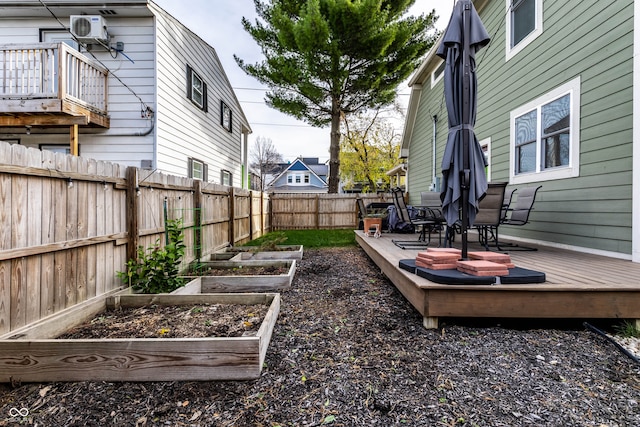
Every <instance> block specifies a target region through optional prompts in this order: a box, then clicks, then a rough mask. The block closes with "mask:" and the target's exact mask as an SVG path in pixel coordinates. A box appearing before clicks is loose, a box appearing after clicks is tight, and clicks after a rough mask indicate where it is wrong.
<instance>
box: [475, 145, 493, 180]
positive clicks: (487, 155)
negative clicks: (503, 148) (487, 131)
mask: <svg viewBox="0 0 640 427" xmlns="http://www.w3.org/2000/svg"><path fill="white" fill-rule="evenodd" d="M478 143H479V144H480V147H481V148H482V154H484V159H485V160H486V161H487V167H486V168H485V173H486V175H487V180H488V181H491V137H489V138H485V139H483V140H480V141H478Z"/></svg>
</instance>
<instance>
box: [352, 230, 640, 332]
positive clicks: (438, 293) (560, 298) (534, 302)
mask: <svg viewBox="0 0 640 427" xmlns="http://www.w3.org/2000/svg"><path fill="white" fill-rule="evenodd" d="M355 233H356V241H357V242H358V244H359V245H360V247H361V248H362V249H363V250H364V251H365V252H366V253H367V255H368V256H369V257H370V258H371V260H372V261H373V262H374V263H375V264H376V265H377V266H378V267H379V268H380V269H381V271H382V272H383V273H384V274H385V276H387V278H389V280H390V281H391V282H392V283H393V284H394V286H395V287H396V288H397V289H398V290H399V291H400V293H402V295H403V296H404V297H405V298H406V299H407V301H408V302H409V303H410V304H411V305H412V306H413V307H414V308H415V309H416V310H417V311H418V312H419V313H420V314H421V315H422V317H423V326H424V327H425V328H437V327H438V319H439V318H441V317H498V318H500V317H504V318H581V319H596V318H610V319H629V320H631V321H633V322H635V323H636V324H640V320H639V319H640V283H638V282H637V279H636V278H637V277H640V264H638V263H632V262H630V261H626V260H620V259H615V258H606V257H602V256H596V255H586V254H581V253H576V252H571V251H563V250H558V249H547V248H542V247H541V248H539V250H538V251H537V252H535V253H534V254H533V255H530V253H528V254H522V253H519V254H517V253H515V252H513V253H510V255H511V256H512V261H513V262H514V264H516V265H517V266H518V267H523V268H529V269H536V270H539V271H542V272H545V273H546V276H547V281H546V282H545V283H542V284H530V285H460V286H458V285H442V284H437V283H433V282H430V281H429V280H427V279H425V278H422V277H420V276H418V275H416V274H412V273H410V272H407V271H405V270H403V269H401V268H400V267H399V261H400V260H401V259H411V258H415V257H416V256H417V254H418V252H419V251H420V250H424V249H416V250H403V249H400V248H398V247H397V246H395V245H394V244H393V242H392V241H391V240H392V239H394V238H398V236H397V235H395V236H394V235H391V234H386V233H385V234H383V235H382V237H381V238H378V239H373V238H369V237H366V236H365V235H364V233H363V232H361V231H355ZM473 250H477V249H476V248H474V249H473ZM565 252H566V253H565ZM594 266H596V267H594ZM605 267H606V269H605ZM607 271H611V274H607Z"/></svg>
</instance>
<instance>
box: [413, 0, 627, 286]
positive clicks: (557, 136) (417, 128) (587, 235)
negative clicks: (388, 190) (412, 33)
mask: <svg viewBox="0 0 640 427" xmlns="http://www.w3.org/2000/svg"><path fill="white" fill-rule="evenodd" d="M474 5H475V7H476V9H477V10H478V12H479V15H480V17H481V19H482V20H483V22H484V24H485V27H486V29H487V32H488V33H489V34H490V35H491V36H492V40H491V43H490V44H489V45H488V46H487V47H485V48H483V49H482V50H480V51H479V52H478V53H477V54H476V60H477V76H478V90H479V92H478V108H477V121H476V126H475V132H476V135H477V137H478V140H479V141H480V142H481V144H482V145H483V148H484V149H485V152H486V155H487V159H488V161H489V168H488V171H487V173H488V178H489V180H490V181H508V183H509V188H513V187H515V188H521V187H524V186H539V185H542V188H541V190H540V192H539V193H538V197H537V199H536V202H535V205H534V211H533V213H532V215H531V222H530V223H529V224H527V225H526V226H524V227H500V234H501V235H502V236H512V237H515V238H518V239H521V240H524V241H534V242H540V243H544V244H548V245H551V246H557V247H562V248H569V249H576V250H579V251H584V252H590V253H599V254H604V255H610V256H614V257H619V258H623V259H631V260H633V261H636V262H640V222H639V221H640V119H639V118H638V115H639V114H640V109H639V107H640V2H639V1H633V0H619V1H614V2H603V1H597V0H588V1H579V2H577V1H576V2H573V1H571V2H565V1H551V0H544V1H543V0H517V1H516V0H476V1H475V2H474ZM442 18H443V19H448V18H449V17H442ZM436 49H437V45H436V46H434V48H433V49H432V50H431V51H430V52H429V54H428V55H427V57H426V59H425V61H424V62H423V64H422V65H421V66H420V68H419V69H418V70H417V72H416V73H415V75H414V76H413V78H412V79H411V81H410V87H411V97H410V102H409V107H408V113H407V119H406V122H405V129H404V134H403V140H402V152H401V157H404V158H407V159H408V170H407V190H408V192H409V197H410V201H411V202H413V203H418V202H419V198H420V192H421V191H427V190H429V189H430V188H433V189H436V190H439V186H440V176H441V161H442V155H443V150H444V146H445V143H446V139H447V111H446V106H445V104H444V102H443V81H442V80H443V79H442V75H443V62H442V60H441V59H440V58H439V57H437V56H436V55H435V50H436ZM634 184H635V185H634ZM516 194H517V193H516ZM603 274H606V272H603Z"/></svg>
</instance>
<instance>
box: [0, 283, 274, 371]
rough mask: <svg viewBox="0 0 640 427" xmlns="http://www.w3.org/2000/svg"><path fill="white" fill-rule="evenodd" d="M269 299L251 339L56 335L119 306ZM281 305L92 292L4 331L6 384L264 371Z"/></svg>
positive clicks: (1, 350)
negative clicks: (48, 314)
mask: <svg viewBox="0 0 640 427" xmlns="http://www.w3.org/2000/svg"><path fill="white" fill-rule="evenodd" d="M209 303H210V304H218V303H221V304H243V305H250V304H265V305H268V306H269V310H268V312H267V315H266V316H265V318H264V320H263V322H262V324H261V325H260V328H259V330H258V333H257V334H256V335H255V336H247V337H230V338H225V337H212V338H126V339H55V337H56V336H59V335H61V334H62V333H64V332H67V331H68V330H69V329H71V328H73V327H74V326H77V325H80V324H82V323H83V322H85V321H87V320H89V319H91V318H93V317H94V316H96V315H97V314H99V313H101V312H104V311H105V310H106V309H107V308H114V307H141V306H144V305H148V304H162V305H191V304H209ZM279 311H280V295H279V294H274V293H249V294H241V293H238V294H200V295H169V294H159V295H150V294H138V295H111V296H108V297H104V296H103V297H102V298H93V299H92V300H89V301H87V302H85V303H83V304H78V305H77V306H74V307H73V308H71V309H68V310H64V311H61V312H59V313H57V314H55V315H53V316H51V317H49V318H48V319H43V320H42V321H39V322H37V323H35V324H33V325H30V326H28V327H25V328H22V329H20V330H16V331H13V332H11V333H9V334H6V335H3V336H0V382H46V381H209V380H250V379H255V378H258V377H259V376H260V372H261V370H262V365H263V362H264V359H265V356H266V352H267V347H268V345H269V342H270V340H271V335H272V333H273V329H274V327H275V323H276V320H277V317H278V313H279Z"/></svg>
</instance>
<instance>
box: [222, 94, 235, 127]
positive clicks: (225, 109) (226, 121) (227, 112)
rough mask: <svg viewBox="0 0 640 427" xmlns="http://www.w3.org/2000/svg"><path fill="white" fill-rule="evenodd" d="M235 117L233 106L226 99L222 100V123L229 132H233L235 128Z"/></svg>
mask: <svg viewBox="0 0 640 427" xmlns="http://www.w3.org/2000/svg"><path fill="white" fill-rule="evenodd" d="M232 120H233V117H232V113H231V108H229V106H228V105H227V104H225V103H224V101H220V124H221V125H222V127H223V128H225V129H226V131H227V132H231V130H232V129H233V122H232Z"/></svg>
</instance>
